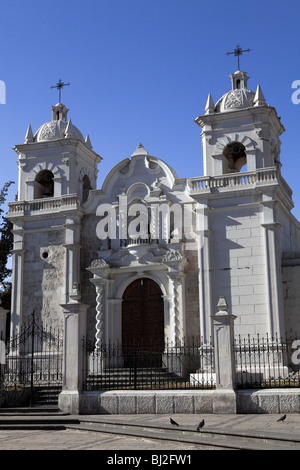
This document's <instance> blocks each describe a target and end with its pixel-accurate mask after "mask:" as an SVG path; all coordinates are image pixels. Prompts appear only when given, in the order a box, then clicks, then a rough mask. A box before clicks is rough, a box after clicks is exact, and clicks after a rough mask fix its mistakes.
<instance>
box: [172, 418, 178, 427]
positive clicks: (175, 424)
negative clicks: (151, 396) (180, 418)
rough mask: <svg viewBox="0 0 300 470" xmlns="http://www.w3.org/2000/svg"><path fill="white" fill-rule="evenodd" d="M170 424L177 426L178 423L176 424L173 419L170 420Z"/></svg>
mask: <svg viewBox="0 0 300 470" xmlns="http://www.w3.org/2000/svg"><path fill="white" fill-rule="evenodd" d="M170 423H171V424H173V425H174V426H179V424H178V423H176V421H174V419H172V418H170Z"/></svg>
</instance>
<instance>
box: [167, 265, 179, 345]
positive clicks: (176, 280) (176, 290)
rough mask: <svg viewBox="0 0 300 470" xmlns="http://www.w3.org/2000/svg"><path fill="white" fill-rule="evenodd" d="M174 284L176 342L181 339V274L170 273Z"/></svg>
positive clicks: (173, 321)
mask: <svg viewBox="0 0 300 470" xmlns="http://www.w3.org/2000/svg"><path fill="white" fill-rule="evenodd" d="M169 276H170V279H171V280H172V284H173V295H174V300H173V312H172V323H173V335H174V341H175V344H176V343H177V341H178V340H179V339H180V337H181V334H180V301H179V287H180V286H181V277H180V275H179V274H169Z"/></svg>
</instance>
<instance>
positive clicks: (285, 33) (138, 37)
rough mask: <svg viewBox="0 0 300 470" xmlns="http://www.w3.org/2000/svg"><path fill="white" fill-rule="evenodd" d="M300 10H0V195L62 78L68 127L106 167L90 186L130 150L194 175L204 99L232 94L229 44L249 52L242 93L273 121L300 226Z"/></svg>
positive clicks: (185, 5)
mask: <svg viewBox="0 0 300 470" xmlns="http://www.w3.org/2000/svg"><path fill="white" fill-rule="evenodd" d="M299 18H300V1H299V0H286V1H285V2H282V1H278V0H272V1H271V0H260V1H257V0H249V1H247V2H237V1H231V0H229V1H225V0H210V1H203V0H98V1H96V0H85V1H77V0H72V1H70V0H64V2H61V1H57V0H52V1H51V2H45V1H37V0H28V1H26V2H24V0H10V1H9V2H2V5H1V28H0V39H1V40H0V80H3V81H4V82H5V85H6V104H0V122H1V133H0V161H1V163H2V164H1V173H0V185H1V186H3V184H4V183H5V182H6V181H8V180H13V181H15V182H16V184H15V185H14V187H13V188H11V190H10V193H9V199H11V200H13V199H14V195H15V193H16V190H17V179H18V173H17V164H16V161H17V154H16V153H15V152H14V151H13V150H12V147H13V146H14V145H15V144H20V143H23V142H24V137H25V134H26V130H27V127H28V124H29V123H31V126H32V129H33V132H36V130H37V129H38V128H39V127H40V125H41V124H43V123H44V122H46V121H49V120H50V119H51V110H50V107H51V106H52V105H54V104H56V103H57V101H58V94H57V91H56V90H52V89H51V88H50V86H51V85H55V84H56V82H57V81H58V79H59V78H61V79H62V80H63V81H65V82H70V83H71V85H70V86H69V87H65V88H64V90H63V93H62V102H63V103H64V104H65V105H66V106H67V107H68V108H69V109H70V111H69V117H71V119H72V122H73V123H74V124H75V125H76V126H77V127H78V128H79V129H80V130H81V132H82V133H83V134H84V135H86V134H87V133H88V134H89V135H90V139H91V142H92V145H93V148H94V150H95V151H96V152H97V153H99V154H100V155H101V156H102V157H103V161H102V162H101V163H100V165H99V176H98V188H100V187H101V184H102V182H103V179H104V177H105V175H106V174H107V173H108V171H109V170H110V169H111V168H112V167H113V166H114V165H115V164H116V163H117V162H119V161H120V160H121V159H123V158H126V157H129V156H130V155H131V153H132V152H133V151H134V150H135V148H136V147H137V145H138V143H139V142H142V144H143V145H144V147H145V148H146V149H147V150H148V152H149V153H150V154H151V155H154V156H156V157H159V158H162V159H163V160H165V161H166V162H167V163H169V164H170V165H171V166H172V167H173V168H174V170H175V171H176V172H177V174H178V176H179V177H191V176H201V175H202V174H203V168H202V145H201V138H200V128H199V127H198V126H197V125H196V124H195V123H194V119H195V118H196V117H197V116H198V115H199V114H202V113H204V107H205V104H206V99H207V95H208V93H209V92H211V94H212V96H213V99H214V101H215V102H216V101H217V100H218V99H219V98H220V97H221V96H222V95H223V94H224V93H225V92H227V91H228V90H229V89H230V88H231V83H230V78H229V74H230V73H232V72H234V71H235V70H236V69H237V60H236V58H235V57H234V56H233V55H231V56H227V55H226V52H227V51H232V50H233V49H234V48H235V47H236V45H237V44H240V45H241V46H242V47H243V48H244V49H247V48H250V49H251V52H250V53H245V54H243V56H242V57H241V67H240V68H241V69H242V70H244V71H246V72H247V73H248V75H249V76H250V80H249V81H248V87H249V88H250V89H252V90H254V91H255V90H256V86H257V84H258V83H259V84H260V85H261V87H262V90H263V93H264V95H265V98H266V101H267V103H268V104H270V105H271V106H274V107H275V108H276V110H277V112H278V115H279V116H281V119H282V123H283V125H284V127H285V129H286V132H285V133H284V135H283V136H282V138H281V140H282V147H281V161H282V164H283V167H282V174H283V176H284V177H285V179H286V181H287V183H288V184H289V185H290V186H291V188H292V190H293V192H294V195H293V199H294V203H295V209H294V210H293V213H294V215H295V216H296V217H297V218H298V219H300V184H299V169H300V165H299V158H300V152H299V147H300V145H299V143H300V132H299V130H300V104H299V105H295V104H293V103H292V100H291V96H292V93H293V91H294V90H293V89H292V83H293V81H295V80H300V65H299V64H300V60H299V43H300V41H299V36H300V24H299Z"/></svg>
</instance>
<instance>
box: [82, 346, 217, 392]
mask: <svg viewBox="0 0 300 470" xmlns="http://www.w3.org/2000/svg"><path fill="white" fill-rule="evenodd" d="M83 348H84V357H85V366H86V370H85V374H84V375H85V381H84V390H117V389H118V390H120V389H123V390H124V389H125V390H129V389H131V390H157V389H209V388H214V386H215V372H214V357H213V356H214V351H213V348H212V346H211V345H210V344H209V345H204V344H200V343H197V342H195V341H182V342H180V343H176V344H173V343H170V342H166V344H165V345H164V346H163V347H161V345H155V344H138V343H135V344H130V345H121V344H119V343H116V344H111V343H109V344H103V345H102V346H101V347H99V348H93V346H91V345H89V344H88V342H86V341H84V345H83Z"/></svg>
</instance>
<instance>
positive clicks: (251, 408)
mask: <svg viewBox="0 0 300 470" xmlns="http://www.w3.org/2000/svg"><path fill="white" fill-rule="evenodd" d="M71 395H72V393H70V394H69V399H70V400H72V397H71ZM230 395H231V396H230V400H231V401H232V391H231V392H230ZM220 399H221V397H220V392H217V394H216V392H215V391H214V390H207V391H193V390H178V391H174V390H166V391H155V392H153V391H135V392H128V391H104V392H83V393H81V394H80V397H79V414H82V415H88V414H173V413H186V414H194V413H199V414H204V413H206V414H208V413H232V412H235V413H238V414H250V413H251V414H256V413H272V414H277V413H300V389H281V390H277V389H272V390H237V391H236V392H235V405H236V406H235V410H234V411H232V409H233V408H231V409H229V410H227V409H226V407H225V406H224V408H223V409H222V407H220V406H219V404H220ZM227 399H228V397H227V394H226V392H224V403H226V400H227ZM66 401H67V397H66V395H65V396H64V400H63V407H62V408H65V409H66V410H68V411H70V407H69V409H68V404H67V402H66ZM214 402H215V403H217V404H218V407H217V408H216V405H215V403H214Z"/></svg>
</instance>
